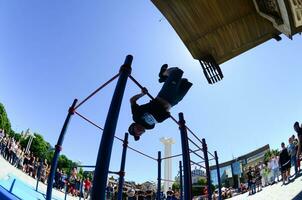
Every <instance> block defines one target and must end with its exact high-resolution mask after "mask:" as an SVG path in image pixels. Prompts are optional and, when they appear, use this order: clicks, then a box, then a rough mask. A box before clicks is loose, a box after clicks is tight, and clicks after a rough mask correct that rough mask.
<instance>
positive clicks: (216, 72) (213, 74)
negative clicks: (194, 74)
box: [199, 56, 223, 84]
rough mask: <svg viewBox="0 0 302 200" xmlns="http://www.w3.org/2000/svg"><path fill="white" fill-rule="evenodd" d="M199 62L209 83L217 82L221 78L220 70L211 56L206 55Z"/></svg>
mask: <svg viewBox="0 0 302 200" xmlns="http://www.w3.org/2000/svg"><path fill="white" fill-rule="evenodd" d="M199 62H200V64H201V67H202V69H203V73H204V75H205V77H206V78H207V81H208V83H209V84H214V83H217V82H218V81H221V80H222V79H223V74H222V71H221V69H220V67H219V65H218V64H217V63H216V61H215V59H214V58H213V57H212V56H207V57H205V58H203V59H202V60H199Z"/></svg>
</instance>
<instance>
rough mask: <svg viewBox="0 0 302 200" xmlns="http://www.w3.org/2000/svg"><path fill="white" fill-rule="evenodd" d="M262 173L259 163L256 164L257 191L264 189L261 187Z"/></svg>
mask: <svg viewBox="0 0 302 200" xmlns="http://www.w3.org/2000/svg"><path fill="white" fill-rule="evenodd" d="M261 178H262V177H261V174H260V168H259V164H258V165H256V166H255V184H256V188H257V192H260V191H261V190H262V187H261Z"/></svg>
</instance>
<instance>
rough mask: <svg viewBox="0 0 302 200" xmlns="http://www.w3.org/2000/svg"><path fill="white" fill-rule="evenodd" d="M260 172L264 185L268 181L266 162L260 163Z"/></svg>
mask: <svg viewBox="0 0 302 200" xmlns="http://www.w3.org/2000/svg"><path fill="white" fill-rule="evenodd" d="M260 174H261V175H262V186H263V187H266V186H267V185H268V183H269V181H268V175H269V168H268V166H267V164H266V163H264V164H263V165H262V169H261V171H260Z"/></svg>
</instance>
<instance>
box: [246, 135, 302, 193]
mask: <svg viewBox="0 0 302 200" xmlns="http://www.w3.org/2000/svg"><path fill="white" fill-rule="evenodd" d="M298 144H299V141H298V139H297V138H296V137H295V135H292V136H291V137H290V138H289V139H288V145H287V146H286V145H285V143H284V142H282V143H281V150H280V151H279V152H278V153H276V154H272V155H271V156H270V157H269V160H268V162H262V163H258V164H257V165H255V166H250V167H249V169H248V172H247V180H248V191H249V194H250V195H252V194H255V193H256V192H260V191H261V190H262V187H266V186H270V185H273V184H275V183H277V182H279V181H282V185H286V184H289V183H290V182H292V181H293V180H294V179H295V178H296V177H298V176H299V175H300V161H301V159H300V155H299V154H298V153H297V152H298ZM292 167H293V168H294V170H295V171H294V175H292V176H291V173H290V170H291V168H292Z"/></svg>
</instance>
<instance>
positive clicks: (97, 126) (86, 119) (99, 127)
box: [75, 111, 157, 161]
mask: <svg viewBox="0 0 302 200" xmlns="http://www.w3.org/2000/svg"><path fill="white" fill-rule="evenodd" d="M75 114H77V115H78V116H80V117H81V118H82V119H84V120H85V121H87V122H88V123H90V124H92V125H93V126H95V127H96V128H98V129H100V130H102V131H103V130H104V129H103V128H102V127H101V126H99V125H97V124H96V123H94V122H92V121H91V120H89V119H88V118H87V117H85V116H83V115H82V114H80V113H79V112H77V111H75ZM114 138H115V139H117V140H119V141H121V142H124V140H123V139H121V138H119V137H118V136H114ZM128 148H129V149H131V150H132V151H135V152H137V153H139V154H141V155H143V156H145V157H148V158H150V159H152V160H155V161H157V159H156V158H154V157H152V156H149V155H147V154H145V153H143V152H141V151H139V150H136V149H134V148H133V147H130V146H129V145H128Z"/></svg>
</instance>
